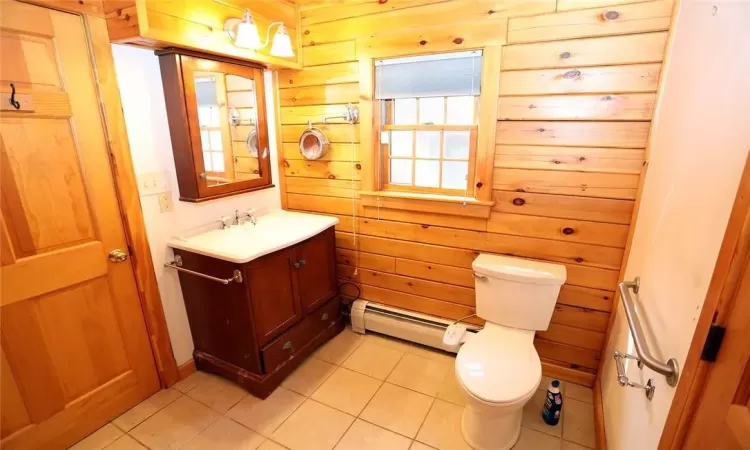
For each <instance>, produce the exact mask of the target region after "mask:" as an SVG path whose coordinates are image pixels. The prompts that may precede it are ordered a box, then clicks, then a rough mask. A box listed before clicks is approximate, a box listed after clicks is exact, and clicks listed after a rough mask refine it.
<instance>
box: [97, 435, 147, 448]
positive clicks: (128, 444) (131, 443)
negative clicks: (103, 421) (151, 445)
mask: <svg viewBox="0 0 750 450" xmlns="http://www.w3.org/2000/svg"><path fill="white" fill-rule="evenodd" d="M107 450H148V449H147V448H146V447H144V446H142V445H141V443H140V442H138V441H136V440H135V439H133V438H132V437H130V435H128V434H126V435H124V436H121V437H120V439H118V440H116V441H115V442H113V443H111V444H109V445H108V446H107Z"/></svg>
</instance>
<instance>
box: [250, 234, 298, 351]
mask: <svg viewBox="0 0 750 450" xmlns="http://www.w3.org/2000/svg"><path fill="white" fill-rule="evenodd" d="M293 264H294V247H290V248H286V249H284V250H279V251H278V252H274V253H271V254H270V255H266V256H263V257H261V258H258V259H256V260H254V261H252V262H251V263H250V264H249V266H248V267H247V270H246V272H245V274H246V278H247V286H248V289H249V290H250V299H251V302H252V307H253V323H254V324H255V336H256V337H257V338H258V345H259V346H261V347H262V346H263V345H265V344H266V343H268V342H270V341H271V340H272V339H273V338H275V337H276V336H278V335H279V334H281V333H282V332H283V331H284V330H286V329H288V328H289V327H291V326H292V325H294V324H295V323H297V322H298V321H299V320H300V319H301V318H302V308H301V307H300V303H299V297H298V295H297V279H296V277H295V276H294V275H295V274H294V270H295V269H294V268H293V266H292V265H293Z"/></svg>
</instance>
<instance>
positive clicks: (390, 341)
mask: <svg viewBox="0 0 750 450" xmlns="http://www.w3.org/2000/svg"><path fill="white" fill-rule="evenodd" d="M365 340H366V341H370V342H373V343H375V344H378V345H380V346H381V347H388V348H392V349H394V350H399V351H402V352H404V353H406V351H407V350H408V349H409V348H410V347H411V346H412V344H411V343H410V342H408V341H404V340H401V339H398V338H394V337H391V336H386V335H384V334H378V333H372V332H370V333H367V334H366V335H365Z"/></svg>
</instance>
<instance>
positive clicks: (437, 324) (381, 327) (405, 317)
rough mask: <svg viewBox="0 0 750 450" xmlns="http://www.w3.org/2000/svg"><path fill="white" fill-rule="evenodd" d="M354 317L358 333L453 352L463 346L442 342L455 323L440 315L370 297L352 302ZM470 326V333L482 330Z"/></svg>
mask: <svg viewBox="0 0 750 450" xmlns="http://www.w3.org/2000/svg"><path fill="white" fill-rule="evenodd" d="M351 319H352V330H353V331H355V332H357V333H361V334H364V333H365V332H366V331H374V332H376V333H380V334H384V335H387V336H392V337H396V338H399V339H403V340H405V341H410V342H416V343H418V344H422V345H426V346H429V347H434V348H437V349H440V350H444V351H447V352H453V353H457V352H458V349H459V348H460V345H452V346H451V345H446V344H444V343H443V334H444V333H445V329H446V328H448V325H450V324H451V323H453V322H452V321H450V320H446V319H442V318H440V317H436V316H431V315H427V314H422V313H417V312H414V311H407V310H405V309H399V308H394V307H392V306H387V305H382V304H379V303H373V302H370V301H367V300H356V301H355V302H354V303H352V309H351ZM467 326H468V331H470V332H476V331H478V330H479V329H480V327H477V326H473V325H468V324H467Z"/></svg>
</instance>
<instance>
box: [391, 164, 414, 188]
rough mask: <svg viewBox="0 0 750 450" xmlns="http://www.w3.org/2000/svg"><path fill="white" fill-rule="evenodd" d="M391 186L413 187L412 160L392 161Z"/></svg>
mask: <svg viewBox="0 0 750 450" xmlns="http://www.w3.org/2000/svg"><path fill="white" fill-rule="evenodd" d="M391 184H406V185H411V160H410V159H392V160H391Z"/></svg>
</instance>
